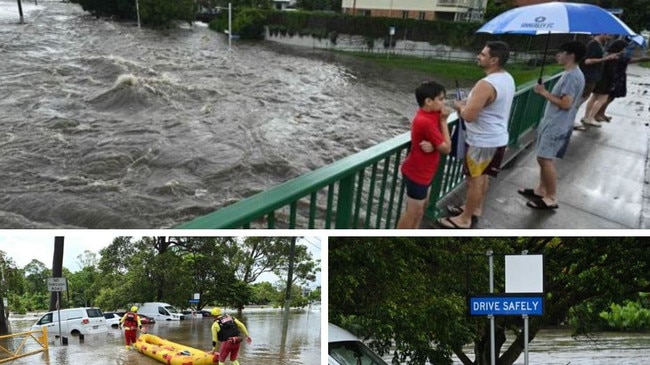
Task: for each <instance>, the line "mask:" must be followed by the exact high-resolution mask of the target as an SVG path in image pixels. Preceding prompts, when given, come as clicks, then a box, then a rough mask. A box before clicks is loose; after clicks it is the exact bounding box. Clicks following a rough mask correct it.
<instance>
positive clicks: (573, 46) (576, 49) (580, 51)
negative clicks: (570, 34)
mask: <svg viewBox="0 0 650 365" xmlns="http://www.w3.org/2000/svg"><path fill="white" fill-rule="evenodd" d="M559 50H560V51H564V52H566V53H568V54H572V55H573V61H574V62H575V63H579V62H580V61H582V59H583V58H584V57H585V55H586V54H587V46H585V44H584V43H582V42H580V41H570V42H565V43H562V44H561V45H560V48H559Z"/></svg>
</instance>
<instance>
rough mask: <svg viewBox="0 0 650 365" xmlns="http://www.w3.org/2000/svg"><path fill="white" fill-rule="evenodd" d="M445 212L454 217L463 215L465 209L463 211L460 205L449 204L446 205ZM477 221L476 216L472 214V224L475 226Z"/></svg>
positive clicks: (477, 217)
mask: <svg viewBox="0 0 650 365" xmlns="http://www.w3.org/2000/svg"><path fill="white" fill-rule="evenodd" d="M447 211H448V212H449V214H451V215H452V216H453V217H455V216H457V215H461V214H463V212H464V211H465V209H463V207H462V206H460V205H453V204H450V205H447ZM478 219H479V216H478V215H475V214H472V224H476V222H478Z"/></svg>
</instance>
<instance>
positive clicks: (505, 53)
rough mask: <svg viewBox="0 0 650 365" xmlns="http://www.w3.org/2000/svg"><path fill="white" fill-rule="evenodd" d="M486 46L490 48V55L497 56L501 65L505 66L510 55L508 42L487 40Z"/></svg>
mask: <svg viewBox="0 0 650 365" xmlns="http://www.w3.org/2000/svg"><path fill="white" fill-rule="evenodd" d="M485 46H486V47H487V48H488V49H489V50H490V51H489V53H490V57H496V58H498V59H499V66H500V67H503V66H504V65H505V64H506V62H508V58H509V57H510V46H508V43H506V42H503V41H491V42H487V43H486V44H485Z"/></svg>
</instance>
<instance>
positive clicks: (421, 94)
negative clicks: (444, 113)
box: [415, 81, 446, 108]
mask: <svg viewBox="0 0 650 365" xmlns="http://www.w3.org/2000/svg"><path fill="white" fill-rule="evenodd" d="M440 94H446V91H445V87H444V86H442V85H440V84H439V83H437V82H435V81H425V82H423V83H422V84H420V86H418V87H417V88H416V89H415V100H417V102H418V106H419V107H420V108H421V107H423V106H424V101H425V100H426V99H427V98H431V99H434V98H435V97H436V96H438V95H440Z"/></svg>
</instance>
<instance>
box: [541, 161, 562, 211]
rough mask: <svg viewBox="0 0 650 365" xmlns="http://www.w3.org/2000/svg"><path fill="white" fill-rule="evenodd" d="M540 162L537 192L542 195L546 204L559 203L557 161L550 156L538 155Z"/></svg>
mask: <svg viewBox="0 0 650 365" xmlns="http://www.w3.org/2000/svg"><path fill="white" fill-rule="evenodd" d="M537 163H538V164H539V186H538V187H537V191H536V193H537V194H539V195H541V196H542V200H543V201H544V203H546V205H548V206H551V205H554V204H557V201H556V197H555V196H556V194H557V171H556V170H555V161H554V160H553V159H549V158H543V157H537Z"/></svg>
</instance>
